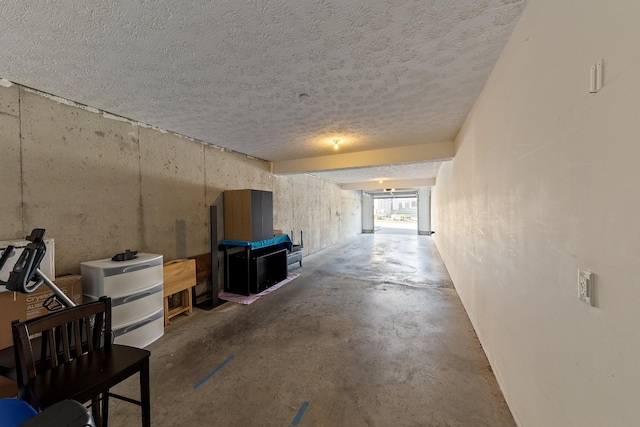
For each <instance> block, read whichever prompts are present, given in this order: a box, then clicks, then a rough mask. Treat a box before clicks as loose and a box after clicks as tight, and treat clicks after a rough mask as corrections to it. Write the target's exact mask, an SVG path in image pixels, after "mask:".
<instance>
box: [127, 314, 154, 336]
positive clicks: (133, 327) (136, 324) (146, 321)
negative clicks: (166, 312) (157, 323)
mask: <svg viewBox="0 0 640 427" xmlns="http://www.w3.org/2000/svg"><path fill="white" fill-rule="evenodd" d="M160 316H162V313H160ZM158 318H159V317H158V315H157V314H155V315H152V316H150V317H149V318H148V319H145V320H143V321H142V322H140V323H135V324H133V325H130V326H127V327H126V328H124V329H122V332H121V333H120V334H126V333H127V332H131V331H134V330H136V329H138V328H142V327H143V326H145V325H148V324H149V323H151V322H153V321H154V320H157V319H158Z"/></svg>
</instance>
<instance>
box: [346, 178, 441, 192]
mask: <svg viewBox="0 0 640 427" xmlns="http://www.w3.org/2000/svg"><path fill="white" fill-rule="evenodd" d="M434 185H436V179H435V178H417V179H389V180H385V181H384V182H383V183H382V184H380V183H379V182H378V181H364V182H349V183H345V184H342V185H341V186H340V187H341V188H342V189H343V190H384V189H385V188H396V189H400V188H413V187H433V186H434Z"/></svg>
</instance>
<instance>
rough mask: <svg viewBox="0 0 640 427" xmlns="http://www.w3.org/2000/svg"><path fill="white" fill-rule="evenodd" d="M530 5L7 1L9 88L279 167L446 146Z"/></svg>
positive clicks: (486, 1)
mask: <svg viewBox="0 0 640 427" xmlns="http://www.w3.org/2000/svg"><path fill="white" fill-rule="evenodd" d="M524 3H525V0H378V1H376V2H371V1H369V0H304V1H301V0H246V1H240V0H233V1H224V0H216V1H212V0H199V1H198V0H193V1H176V0H120V1H108V2H105V1H98V0H84V1H78V0H57V1H46V2H28V1H24V0H3V1H2V2H1V3H0V28H2V31H1V35H0V37H1V38H0V42H1V43H0V52H1V53H2V59H1V62H0V64H1V65H0V67H1V68H0V78H6V79H8V80H10V81H13V82H15V83H19V84H23V85H25V86H29V87H33V88H36V89H39V90H42V91H45V92H49V93H51V94H54V95H57V96H60V97H63V98H67V99H70V100H72V101H76V102H79V103H82V104H86V105H89V106H91V107H95V108H98V109H101V110H105V111H108V112H111V113H113V114H117V115H121V116H125V117H129V118H131V119H134V120H136V121H140V122H143V123H147V124H150V125H153V126H157V127H159V128H163V129H167V130H170V131H174V132H177V133H180V134H183V135H186V136H189V137H192V138H196V139H199V140H202V141H204V142H206V143H210V144H214V145H217V146H220V147H226V148H229V149H232V150H235V151H238V152H241V153H245V154H248V155H251V156H254V157H258V158H262V159H265V160H270V161H280V160H291V159H299V158H307V157H315V156H322V155H329V154H332V153H333V147H332V140H333V139H335V138H340V139H341V144H340V146H341V150H340V152H344V153H346V152H357V151H363V150H374V149H381V148H390V147H396V146H407V145H415V144H425V143H430V142H438V141H447V140H452V139H454V138H455V136H456V134H457V133H458V131H459V129H460V127H461V126H462V124H463V121H464V119H465V117H466V116H467V114H468V113H469V111H470V109H471V107H472V105H473V103H474V102H475V100H476V98H477V96H478V94H479V92H480V90H481V89H482V86H483V85H484V83H485V81H486V79H487V77H488V76H489V74H490V72H491V70H492V68H493V66H494V64H495V61H496V60H497V58H498V56H499V54H500V52H501V51H502V49H503V47H504V45H505V44H506V41H507V39H508V37H509V36H510V34H511V31H512V29H513V26H514V24H515V23H516V21H517V20H518V18H519V17H520V15H521V13H522V10H523V8H524ZM427 169H428V168H427ZM427 172H428V173H430V172H429V171H427ZM354 173H355V172H354ZM335 180H336V181H338V182H339V177H337V175H336V178H335Z"/></svg>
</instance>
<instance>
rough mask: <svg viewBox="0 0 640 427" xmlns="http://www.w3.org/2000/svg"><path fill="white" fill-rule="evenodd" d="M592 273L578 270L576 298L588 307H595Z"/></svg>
mask: <svg viewBox="0 0 640 427" xmlns="http://www.w3.org/2000/svg"><path fill="white" fill-rule="evenodd" d="M593 280H594V279H593V273H591V272H590V271H585V270H578V298H579V299H580V300H581V301H584V302H586V303H587V304H589V305H590V306H592V307H594V306H595V298H594V286H593Z"/></svg>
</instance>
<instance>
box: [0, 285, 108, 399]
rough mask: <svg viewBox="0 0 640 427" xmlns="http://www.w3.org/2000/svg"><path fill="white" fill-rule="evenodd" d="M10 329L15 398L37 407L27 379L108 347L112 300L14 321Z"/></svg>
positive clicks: (102, 299) (106, 299) (105, 299)
mask: <svg viewBox="0 0 640 427" xmlns="http://www.w3.org/2000/svg"><path fill="white" fill-rule="evenodd" d="M12 330H13V347H14V352H15V358H16V371H17V372H16V374H17V380H18V397H20V398H21V399H23V400H26V401H28V402H30V403H31V404H32V405H34V404H35V405H37V402H34V399H33V396H32V393H31V391H30V389H29V380H30V379H33V378H35V376H36V375H38V374H40V373H41V372H44V371H46V370H49V369H51V368H54V367H57V366H59V365H61V364H64V363H66V362H70V361H72V360H73V359H75V358H77V357H82V356H83V355H85V354H87V353H90V352H92V351H93V350H94V349H97V348H101V347H104V346H110V345H111V342H112V341H113V340H112V334H113V333H112V331H111V298H106V297H102V298H100V300H98V301H96V302H92V303H88V304H83V305H79V306H76V307H71V308H66V309H63V310H60V311H56V312H53V313H50V314H47V315H45V316H42V317H38V318H36V319H32V320H27V321H25V322H19V321H14V322H13V323H12ZM38 348H39V349H40V351H38ZM70 381H72V379H70Z"/></svg>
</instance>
